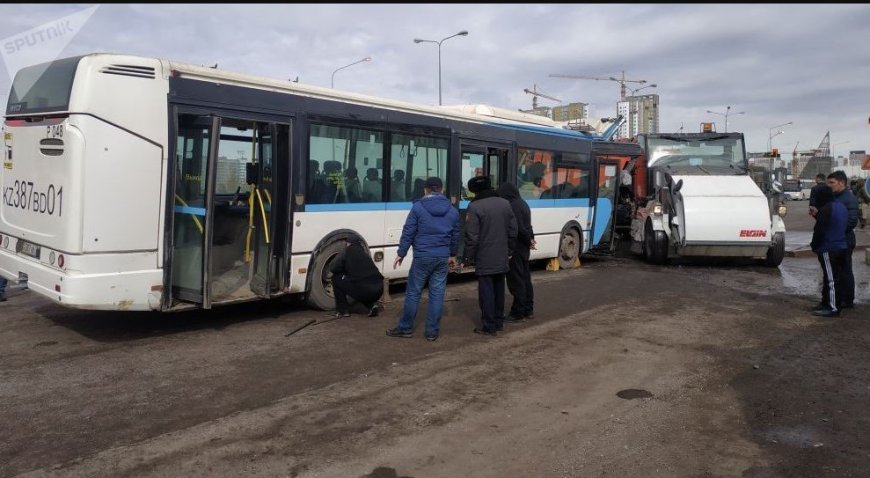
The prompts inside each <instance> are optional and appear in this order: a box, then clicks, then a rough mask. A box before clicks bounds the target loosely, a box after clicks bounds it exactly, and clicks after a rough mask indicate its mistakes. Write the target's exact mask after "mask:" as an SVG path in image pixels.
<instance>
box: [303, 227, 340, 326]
mask: <svg viewBox="0 0 870 478" xmlns="http://www.w3.org/2000/svg"><path fill="white" fill-rule="evenodd" d="M344 247H345V246H344V241H336V242H332V243H330V244H329V245H328V246H326V247H324V248H323V249H322V250H321V251H320V252H319V253H318V254H317V256H316V257H315V258H314V264H313V266H312V267H311V271H310V272H309V273H310V274H312V276H311V287H310V289H309V290H308V305H309V306H311V307H314V308H315V309H320V310H331V309H334V308H335V294H334V293H333V291H332V272H331V271H330V270H329V267H330V266H331V265H332V261H334V260H335V258H336V257H337V256H338V253H339V252H341V251H342V249H344Z"/></svg>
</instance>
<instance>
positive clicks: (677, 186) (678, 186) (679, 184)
mask: <svg viewBox="0 0 870 478" xmlns="http://www.w3.org/2000/svg"><path fill="white" fill-rule="evenodd" d="M682 188H683V180H682V179H680V180H679V181H677V184H674V192H675V193H678V192H680V189H682Z"/></svg>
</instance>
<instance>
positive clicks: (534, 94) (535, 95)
mask: <svg viewBox="0 0 870 478" xmlns="http://www.w3.org/2000/svg"><path fill="white" fill-rule="evenodd" d="M523 91H525V92H526V93H528V94H530V95H532V109H533V110H534V109H537V108H538V97H539V96H540V97H541V98H547V99H548V100H553V101H557V102H559V103H561V102H562V100H560V99H559V98H553V97H552V96H550V95H546V94H544V93H542V92H541V91H538V85H532V89H531V90H530V89H528V88H525V89H523Z"/></svg>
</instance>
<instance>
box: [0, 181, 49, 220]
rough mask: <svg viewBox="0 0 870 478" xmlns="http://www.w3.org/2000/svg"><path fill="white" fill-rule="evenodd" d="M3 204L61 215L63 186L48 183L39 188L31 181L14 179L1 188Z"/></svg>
mask: <svg viewBox="0 0 870 478" xmlns="http://www.w3.org/2000/svg"><path fill="white" fill-rule="evenodd" d="M3 204H4V205H6V206H7V207H11V208H16V209H23V210H25V211H33V212H35V213H38V214H48V215H49V216H54V215H55V214H57V216H58V217H60V216H62V215H63V186H60V187H57V186H55V185H54V184H49V185H48V187H47V188H45V189H42V190H39V188H38V187H37V186H36V185H34V183H33V181H23V180H22V181H19V180H16V181H15V182H14V183H13V184H12V186H9V187H5V188H3Z"/></svg>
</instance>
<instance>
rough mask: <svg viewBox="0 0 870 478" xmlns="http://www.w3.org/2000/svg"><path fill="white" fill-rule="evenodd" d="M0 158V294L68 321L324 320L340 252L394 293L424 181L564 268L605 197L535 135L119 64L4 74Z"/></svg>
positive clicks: (602, 217) (572, 135)
mask: <svg viewBox="0 0 870 478" xmlns="http://www.w3.org/2000/svg"><path fill="white" fill-rule="evenodd" d="M3 141H4V153H3V168H2V170H0V184H2V189H3V200H2V204H0V275H3V276H4V277H6V278H9V279H11V280H13V281H18V282H19V283H21V284H23V285H26V286H27V287H28V288H30V289H32V290H34V291H35V292H37V293H39V294H41V295H44V296H45V297H48V298H50V299H52V300H54V301H57V302H58V303H60V304H63V305H66V306H70V307H76V308H84V309H106V310H163V311H166V310H177V309H181V308H187V307H202V308H210V307H212V306H214V305H217V304H225V303H232V302H239V301H246V300H256V299H260V298H269V297H275V296H280V295H284V294H304V296H305V297H306V298H307V300H308V302H309V303H310V304H311V305H312V306H314V307H319V308H324V309H327V308H331V307H332V306H333V299H332V296H331V286H330V281H329V279H330V276H329V272H328V265H329V263H330V261H331V260H332V259H333V258H334V257H335V255H336V253H337V252H338V251H339V250H340V248H341V246H342V239H343V238H344V237H345V236H346V235H347V234H349V233H351V232H353V233H356V234H359V235H360V236H362V238H363V239H364V241H365V243H366V246H367V247H368V249H369V250H370V252H371V254H372V256H373V258H374V260H375V261H376V264H378V266H379V267H380V268H381V270H382V272H383V274H384V276H385V277H387V278H388V279H402V278H405V277H407V273H408V268H409V267H410V264H411V261H410V260H406V261H404V263H403V265H402V267H401V268H399V269H397V270H393V269H392V263H393V259H394V258H395V256H396V250H397V247H398V242H399V237H400V235H401V231H402V225H403V224H404V221H405V218H406V216H407V213H408V211H409V209H410V208H411V204H412V201H413V200H414V199H416V198H417V197H419V196H420V194H421V188H420V184H421V183H422V180H423V179H425V178H426V177H428V176H438V177H440V178H442V180H443V181H444V183H445V189H446V194H448V196H449V197H450V198H451V200H452V202H453V204H454V205H455V206H456V207H458V208H459V209H460V211H462V210H464V209H465V207H466V206H467V204H468V200H469V199H470V198H469V197H468V194H467V192H466V191H465V190H464V188H463V187H462V185H464V184H465V183H466V181H467V180H468V179H469V178H470V177H472V176H473V175H475V174H488V175H490V177H491V178H492V179H493V182H494V184H500V183H501V182H503V181H514V182H515V183H516V184H517V185H518V186H519V189H520V190H521V192H522V194H523V196H524V197H525V198H526V199H527V200H528V202H529V204H530V205H531V207H532V211H533V212H532V223H533V226H534V228H535V232H536V236H537V241H538V249H537V250H536V251H532V258H533V259H555V260H557V261H558V262H559V263H561V265H562V267H571V266H573V265H575V264H576V261H577V258H578V256H579V255H580V254H581V253H582V252H584V251H587V250H588V249H589V248H590V247H592V246H593V245H595V244H597V243H598V242H599V241H600V240H601V238H602V237H606V236H605V233H606V232H607V231H608V230H609V227H610V224H611V221H612V216H613V210H614V207H613V206H614V199H615V192H616V186H617V184H616V181H618V179H617V177H618V175H617V174H616V167H615V166H613V165H612V164H610V163H608V162H607V160H604V161H603V162H601V161H598V159H597V158H596V153H595V151H596V148H598V146H597V145H598V144H599V143H601V141H600V137H597V136H595V135H590V134H586V133H581V132H576V131H569V130H565V129H562V128H558V127H556V125H555V123H553V122H551V121H550V120H548V119H546V118H540V117H536V116H531V115H525V114H522V113H517V112H510V111H507V110H498V109H493V108H487V107H456V108H450V107H429V106H420V105H415V104H410V103H403V102H397V101H391V100H385V99H379V98H374V97H368V96H362V95H356V94H351V93H345V92H338V91H335V90H332V89H327V88H320V87H314V86H306V85H301V84H297V83H292V82H284V81H277V80H272V79H267V78H259V77H254V76H249V75H242V74H236V73H230V72H224V71H221V70H216V69H211V68H203V67H197V66H190V65H184V64H178V63H175V62H172V61H166V60H160V59H153V58H142V57H135V56H128V55H115V54H92V55H86V56H80V57H74V58H66V59H62V60H57V61H54V62H51V63H46V64H42V65H36V66H33V67H29V68H25V69H22V70H21V71H20V72H18V74H17V75H16V77H15V80H14V82H13V86H12V90H11V93H10V95H9V102H8V104H7V107H6V118H5V123H4V132H3ZM606 144H607V145H609V146H608V147H607V148H605V149H608V148H610V149H612V148H613V144H614V143H606ZM624 146H625V148H629V149H631V148H633V147H636V146H634V145H628V144H626V145H624ZM611 153H612V151H611ZM632 154H635V153H632ZM638 154H639V153H638ZM412 253H413V251H412Z"/></svg>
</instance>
